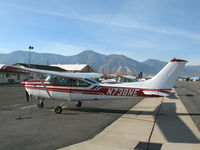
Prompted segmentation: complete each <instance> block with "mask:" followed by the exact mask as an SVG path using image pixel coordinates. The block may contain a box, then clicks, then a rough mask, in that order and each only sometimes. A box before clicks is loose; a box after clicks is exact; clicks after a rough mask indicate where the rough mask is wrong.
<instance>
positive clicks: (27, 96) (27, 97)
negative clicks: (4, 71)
mask: <svg viewBox="0 0 200 150" xmlns="http://www.w3.org/2000/svg"><path fill="white" fill-rule="evenodd" d="M26 101H27V102H29V94H28V92H27V91H26Z"/></svg>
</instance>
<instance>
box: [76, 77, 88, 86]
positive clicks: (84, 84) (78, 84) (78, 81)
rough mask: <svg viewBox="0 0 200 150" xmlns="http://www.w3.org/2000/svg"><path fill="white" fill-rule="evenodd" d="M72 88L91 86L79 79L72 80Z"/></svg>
mask: <svg viewBox="0 0 200 150" xmlns="http://www.w3.org/2000/svg"><path fill="white" fill-rule="evenodd" d="M72 86H82V87H86V86H90V84H89V83H87V82H85V81H82V80H79V79H72Z"/></svg>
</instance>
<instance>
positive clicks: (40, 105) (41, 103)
mask: <svg viewBox="0 0 200 150" xmlns="http://www.w3.org/2000/svg"><path fill="white" fill-rule="evenodd" d="M37 106H38V108H43V107H44V101H43V100H40V101H39V103H38V104H37Z"/></svg>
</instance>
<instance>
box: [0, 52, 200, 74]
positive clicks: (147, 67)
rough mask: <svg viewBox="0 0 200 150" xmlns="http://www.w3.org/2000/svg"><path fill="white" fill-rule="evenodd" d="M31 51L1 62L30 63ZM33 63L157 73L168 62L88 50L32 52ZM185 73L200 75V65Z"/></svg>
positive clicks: (3, 57) (4, 57) (0, 57)
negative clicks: (75, 53) (69, 53)
mask: <svg viewBox="0 0 200 150" xmlns="http://www.w3.org/2000/svg"><path fill="white" fill-rule="evenodd" d="M28 62H29V52H26V51H20V50H19V51H14V52H12V53H9V54H0V64H7V65H12V64H15V63H28ZM31 63H33V64H40V65H47V64H48V65H50V64H76V63H79V64H89V65H91V66H93V67H94V68H96V70H98V71H99V72H106V71H110V72H122V73H139V72H141V71H142V72H144V73H146V74H156V73H157V72H159V71H160V70H161V69H162V68H163V67H164V66H165V65H166V64H167V62H163V61H159V60H155V59H149V60H146V61H144V62H139V61H137V60H134V59H131V58H129V57H126V56H124V55H115V54H112V55H103V54H100V53H97V52H94V51H92V50H86V51H83V52H81V53H80V54H77V55H73V56H63V55H57V54H51V53H36V52H32V53H31ZM184 75H200V66H186V67H185V70H184Z"/></svg>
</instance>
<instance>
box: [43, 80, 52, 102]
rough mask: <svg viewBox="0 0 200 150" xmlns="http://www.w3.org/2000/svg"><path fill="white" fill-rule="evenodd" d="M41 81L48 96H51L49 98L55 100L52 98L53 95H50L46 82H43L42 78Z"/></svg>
mask: <svg viewBox="0 0 200 150" xmlns="http://www.w3.org/2000/svg"><path fill="white" fill-rule="evenodd" d="M40 81H41V83H42V85H43V87H44V89H45V91H46V92H47V94H48V95H49V98H50V99H53V98H52V96H51V94H50V93H49V91H48V90H47V87H46V85H45V84H44V82H43V80H42V79H41V78H40Z"/></svg>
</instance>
